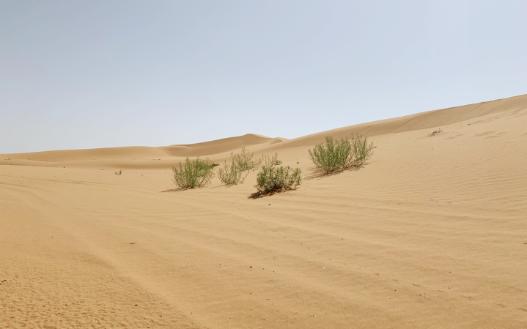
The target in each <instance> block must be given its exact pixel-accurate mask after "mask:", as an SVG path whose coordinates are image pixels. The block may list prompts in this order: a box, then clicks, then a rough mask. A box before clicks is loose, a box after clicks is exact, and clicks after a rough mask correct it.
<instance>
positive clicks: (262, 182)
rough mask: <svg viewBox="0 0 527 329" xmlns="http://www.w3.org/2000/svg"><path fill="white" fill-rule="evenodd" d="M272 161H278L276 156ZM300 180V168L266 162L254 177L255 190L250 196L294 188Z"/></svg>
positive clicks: (254, 196)
mask: <svg viewBox="0 0 527 329" xmlns="http://www.w3.org/2000/svg"><path fill="white" fill-rule="evenodd" d="M273 159H274V163H276V162H278V160H277V159H276V156H275V157H273V158H271V159H270V160H273ZM301 180H302V172H301V170H300V168H291V167H289V166H280V165H275V164H272V162H271V164H269V162H268V163H266V164H264V165H263V166H262V168H261V169H260V171H259V172H258V175H257V177H256V189H257V192H256V193H254V194H252V196H251V197H253V198H257V197H261V196H264V195H269V194H274V193H277V192H284V191H288V190H294V189H296V188H297V187H298V185H300V183H301Z"/></svg>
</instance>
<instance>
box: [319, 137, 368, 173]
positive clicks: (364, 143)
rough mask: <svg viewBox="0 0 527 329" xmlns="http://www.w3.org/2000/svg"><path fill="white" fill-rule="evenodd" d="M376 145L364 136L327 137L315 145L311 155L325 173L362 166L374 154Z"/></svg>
mask: <svg viewBox="0 0 527 329" xmlns="http://www.w3.org/2000/svg"><path fill="white" fill-rule="evenodd" d="M374 148H375V146H374V145H373V143H369V142H368V139H367V138H366V137H364V136H353V137H352V138H350V139H346V138H343V139H338V140H335V139H333V138H331V137H326V141H325V142H324V143H323V144H318V145H315V147H314V148H313V149H312V150H309V155H310V156H311V160H312V161H313V164H314V165H315V167H317V169H318V170H320V171H321V172H322V173H323V174H324V175H329V174H333V173H337V172H341V171H344V170H346V169H351V168H358V167H362V166H363V165H364V164H365V162H366V160H368V159H369V158H370V157H371V155H372V154H373V149H374Z"/></svg>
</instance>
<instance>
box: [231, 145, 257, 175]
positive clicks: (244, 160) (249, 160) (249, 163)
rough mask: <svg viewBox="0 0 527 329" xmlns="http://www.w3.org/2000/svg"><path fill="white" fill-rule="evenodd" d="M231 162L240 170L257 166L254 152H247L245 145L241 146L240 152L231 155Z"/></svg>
mask: <svg viewBox="0 0 527 329" xmlns="http://www.w3.org/2000/svg"><path fill="white" fill-rule="evenodd" d="M232 163H233V165H235V166H236V167H237V168H238V169H239V170H241V171H248V170H252V169H254V168H256V166H258V162H257V161H256V160H254V154H253V153H251V152H247V150H245V147H243V148H242V150H241V152H240V153H235V154H233V155H232Z"/></svg>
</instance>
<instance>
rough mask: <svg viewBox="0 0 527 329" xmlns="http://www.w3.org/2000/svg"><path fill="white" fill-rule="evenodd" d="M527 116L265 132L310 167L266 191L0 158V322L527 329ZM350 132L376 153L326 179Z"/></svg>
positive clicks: (489, 110) (291, 159)
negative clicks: (256, 195) (284, 186)
mask: <svg viewBox="0 0 527 329" xmlns="http://www.w3.org/2000/svg"><path fill="white" fill-rule="evenodd" d="M526 126H527V98H526V97H523V96H522V97H516V98H511V99H507V100H500V101H496V102H488V103H484V104H482V105H470V106H466V107H460V108H456V109H449V110H443V111H436V112H428V113H423V114H417V115H415V116H410V117H406V118H400V119H393V120H387V121H383V122H376V123H371V124H365V125H361V126H356V127H351V128H342V129H337V130H334V131H331V132H325V133H321V134H316V135H312V136H308V137H304V138H299V139H296V140H291V141H283V142H280V143H274V144H273V142H271V141H263V143H259V142H258V143H257V144H254V145H252V146H249V147H250V148H252V149H255V150H258V152H271V151H273V152H274V151H277V152H278V153H279V157H280V158H281V159H282V160H283V161H284V162H285V163H286V164H290V165H294V166H300V167H301V168H302V170H303V173H304V174H305V176H306V179H305V180H304V182H303V184H302V185H301V187H300V188H299V189H298V190H296V191H291V192H287V193H283V194H278V195H274V196H272V197H267V198H261V199H256V200H253V199H249V198H248V196H249V194H250V193H252V192H253V191H254V187H253V185H254V175H255V174H254V173H252V174H251V175H250V176H249V177H248V178H247V179H246V181H245V183H244V184H242V185H239V186H235V187H232V188H227V187H224V186H221V185H220V184H219V182H218V181H217V180H214V181H213V183H212V184H211V185H210V186H208V187H206V188H203V189H200V190H193V191H184V192H172V191H170V190H171V189H173V184H172V182H171V172H170V170H168V169H166V168H165V169H152V167H150V166H147V167H144V168H138V167H136V169H125V170H123V172H122V175H120V176H118V175H115V174H114V170H113V169H112V168H105V167H101V168H91V167H90V168H87V167H84V168H74V167H67V168H63V167H41V166H17V165H2V166H0V227H1V228H2V229H1V230H0V328H23V327H25V328H277V329H278V328H280V329H282V328H301V329H305V328H343V329H344V328H345V329H349V328H364V329H366V328H368V329H370V328H400V329H408V328H471V329H481V328H489V329H490V328H507V329H509V328H510V329H525V328H527V280H526V279H525V278H527V262H526V261H525V259H526V257H527V220H526V219H527V169H526V168H527V147H526V145H527V128H526ZM438 129H440V130H441V132H439V133H436V134H435V135H433V136H431V133H432V131H434V130H438ZM354 132H362V133H367V134H369V135H370V136H371V138H372V140H373V141H374V142H375V144H376V145H377V148H376V149H375V154H374V156H373V158H372V159H371V161H370V163H369V164H368V165H367V166H366V167H364V168H362V169H360V170H356V171H350V172H345V173H342V174H340V175H335V176H330V177H323V178H320V177H314V175H313V172H312V166H311V163H310V160H309V156H308V154H307V149H308V148H309V147H310V145H312V144H313V143H314V142H316V141H318V140H320V139H321V138H323V137H324V136H326V135H333V136H341V135H346V134H351V133H354ZM241 145H242V144H237V145H236V147H240V146H241ZM209 147H210V145H209V146H206V147H205V148H207V151H206V152H205V151H203V152H204V153H201V154H207V156H210V157H213V158H214V157H217V158H220V157H223V156H225V154H228V153H229V152H231V151H232V149H230V146H229V147H225V148H221V149H218V151H217V152H216V153H217V154H214V152H213V151H214V150H213V149H212V148H209ZM200 152H202V151H200ZM123 157H124V158H126V156H123ZM124 160H126V159H124ZM10 161H13V160H10ZM57 161H58V160H57ZM60 161H71V160H70V159H65V158H63V159H61V160H60ZM6 162H7V161H4V162H3V163H4V164H6ZM81 162H82V161H81ZM124 162H126V161H124ZM124 162H123V163H124ZM79 163H80V162H79ZM146 168H149V169H148V170H147V169H146ZM164 191H167V192H164Z"/></svg>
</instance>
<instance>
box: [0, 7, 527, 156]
mask: <svg viewBox="0 0 527 329" xmlns="http://www.w3.org/2000/svg"><path fill="white" fill-rule="evenodd" d="M526 14H527V1H525V0H516V1H514V0H510V1H507V0H495V1H486V0H441V1H439V0H434V1H426V0H415V1H410V0H408V1H404V0H403V1H396V0H385V1H372V0H368V1H367V0H363V1H352V0H348V1H328V0H319V1H309V0H298V1H293V0H276V1H270V0H269V1H263V0H262V1H251V0H238V1H230V0H221V1H220V0H210V1H200V0H187V1H176V0H172V1H163V0H160V1H147V0H142V1H131V0H121V1H112V0H95V1H94V0H90V1H88V0H85V1H74V0H62V1H51V0H48V1H46V0H35V1H25V0H0V115H1V116H0V152H15V151H31V150H44V149H56V148H85V147H100V146H119V145H166V144H176V143H190V142H197V141H203V140H209V139H215V138H221V137H227V136H232V135H240V134H244V133H247V132H253V133H258V134H264V135H269V136H281V137H296V136H301V135H304V134H309V133H313V132H317V131H321V130H327V129H333V128H337V127H341V126H346V125H350V124H354V123H360V122H364V121H371V120H375V119H381V118H387V117H394V116H399V115H402V114H408V113H414V112H421V111H425V110H430V109H435V108H441V107H447V106H453V105H461V104H466V103H470V102H477V101H482V100H489V99H495V98H501V97H507V96H513V95H517V94H522V93H527V41H526V40H527V39H526V38H527V19H526Z"/></svg>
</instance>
